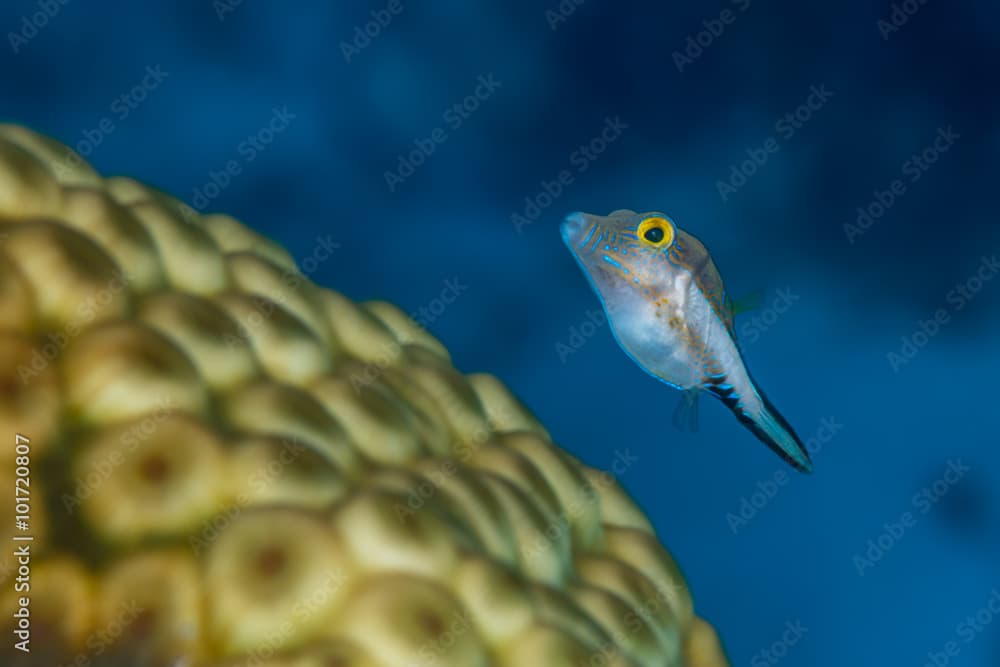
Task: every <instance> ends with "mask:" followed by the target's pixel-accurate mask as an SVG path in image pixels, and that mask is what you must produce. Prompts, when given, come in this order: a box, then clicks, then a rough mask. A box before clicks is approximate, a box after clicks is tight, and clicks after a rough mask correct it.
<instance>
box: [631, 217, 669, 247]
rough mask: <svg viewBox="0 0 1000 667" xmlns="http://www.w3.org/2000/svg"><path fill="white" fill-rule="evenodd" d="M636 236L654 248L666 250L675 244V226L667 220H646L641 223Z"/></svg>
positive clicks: (654, 218)
mask: <svg viewBox="0 0 1000 667" xmlns="http://www.w3.org/2000/svg"><path fill="white" fill-rule="evenodd" d="M635 234H636V236H637V237H639V240H640V241H642V242H643V243H645V244H646V245H648V246H652V247H654V248H666V247H668V246H669V245H670V244H671V243H673V242H674V226H673V225H672V224H670V222H669V221H668V220H667V219H666V218H660V217H655V216H654V217H652V218H646V219H645V220H643V221H642V222H640V223H639V228H638V229H636V231H635Z"/></svg>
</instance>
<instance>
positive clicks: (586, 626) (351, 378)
mask: <svg viewBox="0 0 1000 667" xmlns="http://www.w3.org/2000/svg"><path fill="white" fill-rule="evenodd" d="M18 434H19V435H18ZM19 436H20V437H19ZM0 438H3V439H4V444H3V446H2V448H0V489H3V492H2V495H3V497H5V498H8V500H7V501H5V502H4V505H3V511H2V513H0V539H3V540H4V541H5V543H6V546H4V547H3V548H2V551H0V552H2V554H3V556H2V557H0V579H2V583H0V587H2V588H0V605H2V619H3V624H4V625H5V626H6V628H7V629H6V631H5V632H4V633H3V634H2V635H0V636H3V637H6V638H7V639H6V640H4V643H3V645H2V646H0V662H2V663H3V664H5V665H38V666H44V667H52V666H53V665H92V666H99V665H108V666H110V665H129V666H131V667H139V666H142V665H170V666H173V667H180V666H182V665H183V666H196V665H260V666H271V667H277V666H279V665H280V666H282V667H293V666H294V667H361V666H365V667H397V666H399V667H402V666H421V665H427V666H440V667H448V666H460V667H476V666H480V665H501V666H510V667H532V666H535V665H537V666H539V667H562V666H564V665H565V666H570V665H573V666H580V667H590V666H599V665H617V666H626V665H628V666H644V667H645V666H648V667H654V666H656V667H665V666H674V665H687V666H689V667H716V666H719V665H724V664H725V659H724V657H723V655H722V652H721V649H720V647H719V643H718V640H717V639H716V636H715V633H714V631H713V630H712V629H711V627H710V626H709V625H708V624H707V623H705V622H704V621H702V620H700V619H698V618H697V617H696V616H695V615H694V612H693V609H692V602H691V597H690V595H689V592H688V589H687V586H686V584H685V582H684V579H683V577H682V575H681V574H680V572H679V571H678V569H677V567H676V565H675V564H674V562H673V560H672V559H671V558H670V556H669V555H668V554H667V552H666V551H665V550H664V548H663V547H662V546H661V545H660V543H659V541H658V540H657V538H656V536H655V535H654V533H653V529H652V527H651V525H650V523H649V521H648V520H647V519H646V517H645V516H644V515H643V513H642V512H641V511H640V510H639V509H638V508H637V507H636V506H635V504H634V503H633V502H632V501H631V500H630V499H629V497H628V496H627V495H626V494H625V493H624V492H623V491H622V490H621V489H620V487H619V486H618V485H617V483H616V482H615V480H614V479H613V478H612V477H611V476H610V475H608V474H606V473H602V472H599V471H597V470H594V469H591V468H588V467H587V466H585V465H583V464H582V463H581V462H579V461H578V460H576V459H574V458H573V457H572V456H570V455H569V454H567V453H566V452H565V451H563V450H562V449H560V448H559V447H557V446H556V445H554V444H553V443H552V441H551V439H550V437H549V434H548V433H547V432H546V430H545V429H544V428H543V427H542V426H541V425H540V424H539V423H538V422H537V421H536V420H535V419H534V418H533V417H532V415H531V414H530V413H528V412H527V411H526V410H525V408H524V407H523V406H522V405H521V404H520V403H519V402H518V401H517V399H516V398H515V397H513V396H512V395H511V394H510V393H509V392H508V390H507V389H506V388H505V387H504V386H503V385H502V384H501V383H500V382H499V381H498V380H497V379H496V378H494V377H492V376H490V375H483V374H473V375H464V374H462V373H460V372H459V371H457V370H456V369H455V368H454V367H453V366H452V364H451V361H450V359H449V356H448V352H447V350H446V349H445V348H444V346H443V345H442V344H441V343H440V342H438V341H437V340H436V339H434V338H433V337H432V336H430V335H429V334H428V333H427V332H426V331H425V330H423V329H421V328H420V327H419V326H418V325H417V324H416V323H414V322H413V321H412V320H411V319H410V318H409V317H407V316H406V315H405V314H403V313H402V312H401V311H400V310H398V309H397V308H396V307H394V306H392V305H390V304H388V303H381V302H377V303H366V304H360V305H359V304H355V303H353V302H352V301H350V300H349V299H347V298H345V297H344V296H342V295H340V294H338V293H336V292H333V291H331V290H328V289H324V288H321V287H318V286H317V285H315V284H313V283H312V282H311V281H310V280H308V279H307V278H306V277H305V276H304V275H303V274H302V273H301V272H300V271H299V270H298V269H297V267H296V265H295V263H294V262H293V260H292V258H291V257H290V256H289V255H288V253H287V252H286V251H284V250H283V249H282V248H280V247H278V246H277V245H275V244H274V243H272V242H271V241H269V240H268V239H266V238H263V237H261V236H259V235H258V234H256V233H254V232H253V231H251V230H250V229H248V228H246V227H245V226H243V225H242V224H240V223H239V222H237V221H236V220H234V219H232V218H230V217H227V216H224V215H200V214H197V213H196V212H194V211H192V210H191V209H189V208H187V207H185V206H183V205H182V204H181V203H180V202H178V201H177V200H175V199H173V198H171V197H169V196H166V195H164V194H162V193H160V192H158V191H156V190H153V189H151V188H149V187H146V186H144V185H141V184H139V183H137V182H135V181H133V180H130V179H127V178H108V179H104V178H101V177H100V176H98V175H97V174H96V173H95V172H94V171H93V170H92V169H91V168H90V167H89V166H88V165H87V164H86V163H85V162H84V161H83V160H82V159H80V158H79V156H77V155H76V154H74V153H72V152H71V151H69V149H67V148H66V147H65V146H62V145H61V144H59V143H57V142H55V141H52V140H50V139H48V138H46V137H43V136H39V135H38V134H35V133H33V132H31V131H29V130H26V129H24V128H22V127H18V126H0ZM18 441H19V442H21V445H22V446H21V447H20V449H19V450H17V451H20V452H22V453H23V454H24V456H25V457H26V458H24V459H22V460H18V459H17V458H16V454H17V452H16V451H15V448H16V446H17V445H16V443H17V442H18ZM21 464H25V465H21ZM18 477H21V478H25V477H27V478H28V479H30V498H29V499H28V501H27V502H28V503H29V504H30V512H29V518H28V525H27V529H18V528H17V526H16V524H15V509H16V508H15V505H14V502H13V498H12V497H11V496H12V495H13V492H14V489H15V484H16V482H15V479H16V478H18ZM22 484H23V483H22ZM20 509H21V510H23V509H25V508H24V507H21V508H20ZM14 536H19V537H25V536H30V537H32V538H33V540H32V541H30V542H28V541H19V542H15V541H13V539H12V538H13V537H14ZM24 545H30V546H29V547H27V548H28V550H29V552H30V557H29V558H27V561H28V564H27V565H25V564H24V562H23V561H24V560H25V559H23V558H21V559H20V560H19V558H18V557H17V556H15V555H14V553H15V552H14V550H15V548H18V547H21V548H23V547H24ZM19 568H21V569H19ZM25 572H27V574H26V575H25ZM24 576H26V578H27V582H28V584H29V585H30V590H28V591H25V590H20V591H19V590H17V588H18V587H16V583H17V581H18V580H19V577H21V578H24ZM22 588H23V587H22ZM25 600H27V608H28V610H29V612H30V620H29V621H28V622H27V625H28V627H29V630H28V631H29V632H30V640H29V641H30V644H28V645H27V646H28V647H30V649H31V652H30V653H25V652H23V651H21V650H19V649H18V648H16V647H15V646H14V644H15V642H17V641H18V640H19V638H18V635H16V634H14V631H15V630H17V629H19V627H21V628H23V627H24V625H25V622H24V620H23V619H19V618H17V617H15V613H18V610H19V609H20V608H22V607H24V606H25ZM21 613H22V615H23V612H21ZM19 624H20V625H19ZM22 636H23V634H22ZM23 647H24V645H22V648H23Z"/></svg>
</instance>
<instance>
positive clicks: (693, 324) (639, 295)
mask: <svg viewBox="0 0 1000 667" xmlns="http://www.w3.org/2000/svg"><path fill="white" fill-rule="evenodd" d="M561 232H562V237H563V241H565V243H566V245H567V246H568V247H569V249H570V251H571V252H572V253H573V257H574V258H576V261H577V263H578V264H579V265H580V268H582V269H583V272H584V274H585V275H586V276H587V279H588V280H589V281H590V284H591V286H592V287H593V288H594V291H595V292H597V295H598V297H600V300H601V304H602V306H603V307H604V311H605V313H606V314H607V317H608V321H609V322H610V323H611V330H612V331H613V332H614V336H615V339H616V340H617V341H618V344H619V345H620V346H621V347H622V349H623V350H625V352H626V354H628V356H629V357H631V358H632V360H633V361H635V362H636V363H637V364H638V365H639V366H640V367H641V368H642V369H643V370H645V371H646V372H647V373H649V374H651V375H652V376H654V377H656V378H657V379H659V380H662V381H663V382H666V383H667V384H669V385H671V386H673V387H676V388H678V389H681V390H684V391H685V402H688V403H690V404H691V405H694V399H695V398H696V397H697V396H698V395H699V394H700V392H702V391H707V392H709V393H711V394H713V395H714V396H716V397H718V398H719V399H721V400H722V402H723V403H724V404H725V405H726V406H727V407H729V409H730V410H732V411H733V413H734V414H735V415H736V417H737V419H739V420H740V421H741V422H742V423H743V424H744V425H746V426H747V428H749V429H750V430H751V431H752V432H753V434H754V435H756V436H757V437H758V438H759V439H760V440H761V441H762V442H764V444H766V445H767V446H768V447H770V448H771V449H773V450H774V451H775V452H776V453H777V454H778V455H779V456H781V458H783V459H784V460H785V461H787V462H788V463H789V464H791V465H792V466H793V467H795V468H796V469H797V470H800V471H802V472H812V463H811V462H810V460H809V454H808V453H807V452H806V449H805V447H803V446H802V441H801V440H800V439H799V437H798V436H797V435H796V434H795V431H794V430H792V427H791V426H790V425H789V424H788V422H787V421H785V419H784V418H783V417H782V416H781V415H780V414H779V413H778V411H777V410H776V409H775V408H774V406H773V405H772V404H771V402H770V401H768V399H767V397H766V396H765V395H764V393H763V392H762V391H761V390H760V389H759V388H757V386H756V384H755V383H754V381H753V378H751V377H750V374H749V373H748V372H747V369H746V366H745V364H744V363H743V358H742V356H741V355H740V350H739V347H738V345H737V343H736V330H735V328H734V326H733V305H732V302H731V301H730V299H729V297H728V296H727V294H726V291H725V288H724V286H723V284H722V278H721V277H720V276H719V271H718V270H717V269H716V268H715V264H714V263H713V262H712V258H711V257H709V254H708V251H707V250H706V249H705V246H704V245H702V243H701V242H700V241H699V240H698V239H696V238H694V237H693V236H691V235H690V234H688V233H686V232H685V231H683V230H681V229H678V228H677V226H676V225H675V224H674V223H673V221H672V220H671V219H670V218H669V217H667V216H666V215H664V214H663V213H657V212H653V213H636V212H634V211H627V210H620V211H614V212H613V213H611V214H610V215H608V216H607V217H602V216H598V215H590V214H587V213H573V214H571V215H569V216H567V217H566V219H565V220H564V221H563V223H562V226H561Z"/></svg>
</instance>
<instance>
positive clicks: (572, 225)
mask: <svg viewBox="0 0 1000 667" xmlns="http://www.w3.org/2000/svg"><path fill="white" fill-rule="evenodd" d="M588 222H589V220H588V219H587V214H586V213H580V212H576V213H570V214H569V215H567V216H566V217H565V218H564V219H563V221H562V224H561V225H559V231H560V233H561V234H562V238H563V241H564V242H565V243H566V245H568V246H570V247H574V246H576V245H577V244H578V243H579V242H580V241H581V240H582V237H583V234H584V232H586V231H587V227H588V224H587V223H588Z"/></svg>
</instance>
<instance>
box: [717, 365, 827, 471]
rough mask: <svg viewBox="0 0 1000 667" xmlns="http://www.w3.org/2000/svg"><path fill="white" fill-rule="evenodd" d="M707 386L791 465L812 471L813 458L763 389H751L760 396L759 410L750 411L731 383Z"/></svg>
mask: <svg viewBox="0 0 1000 667" xmlns="http://www.w3.org/2000/svg"><path fill="white" fill-rule="evenodd" d="M707 389H708V390H709V391H711V392H712V393H713V394H715V395H716V396H718V397H719V398H720V399H721V400H722V402H723V403H725V404H726V407H728V408H729V409H730V410H732V411H733V414H735V415H736V418H737V419H739V420H740V421H741V422H742V423H743V425H744V426H746V427H747V428H748V429H750V432H751V433H753V434H754V435H755V436H757V438H758V439H759V440H760V441H761V442H763V443H764V444H765V445H767V446H768V447H770V448H771V449H772V450H773V451H774V453H775V454H777V455H778V456H780V457H781V458H782V459H784V460H785V461H786V462H787V463H788V464H789V465H790V466H792V467H793V468H795V469H796V470H798V471H799V472H804V473H811V472H812V469H813V468H812V461H811V460H810V459H809V452H807V451H806V448H805V446H804V445H803V444H802V440H800V439H799V436H798V435H796V434H795V430H794V429H793V428H792V426H791V424H789V423H788V422H787V421H786V420H785V418H784V417H782V416H781V413H780V412H778V410H777V409H776V408H775V407H774V405H773V404H772V403H771V401H769V400H768V398H767V396H765V395H764V393H763V392H761V391H760V390H757V389H754V391H755V393H756V394H757V398H758V399H760V411H759V414H751V413H750V412H748V411H747V409H746V407H745V406H744V405H743V401H742V400H740V397H739V396H738V395H736V392H735V391H734V390H733V388H732V385H728V384H722V383H718V384H713V385H711V386H709V387H707Z"/></svg>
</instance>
